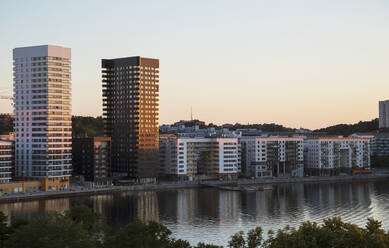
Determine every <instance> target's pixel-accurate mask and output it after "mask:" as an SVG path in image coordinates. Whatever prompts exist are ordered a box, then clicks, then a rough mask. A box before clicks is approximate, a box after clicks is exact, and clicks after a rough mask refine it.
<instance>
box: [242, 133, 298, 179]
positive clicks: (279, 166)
mask: <svg viewBox="0 0 389 248" xmlns="http://www.w3.org/2000/svg"><path fill="white" fill-rule="evenodd" d="M239 141H240V143H241V147H242V172H243V175H245V176H250V177H256V178H259V177H273V176H274V177H279V176H288V177H301V176H303V175H304V150H303V138H301V137H255V136H247V137H241V138H240V139H239Z"/></svg>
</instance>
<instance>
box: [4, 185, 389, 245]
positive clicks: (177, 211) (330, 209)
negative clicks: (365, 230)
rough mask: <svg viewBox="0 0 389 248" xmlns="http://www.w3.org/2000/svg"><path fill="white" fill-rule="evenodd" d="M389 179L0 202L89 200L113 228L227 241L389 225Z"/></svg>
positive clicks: (33, 209) (61, 207)
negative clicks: (254, 233) (318, 226)
mask: <svg viewBox="0 0 389 248" xmlns="http://www.w3.org/2000/svg"><path fill="white" fill-rule="evenodd" d="M388 186H389V182H375V183H326V184H325V183H320V184H301V183H299V184H290V185H277V186H275V187H274V190H272V191H258V192H247V193H243V192H234V191H219V190H216V189H180V190H171V191H147V192H127V193H115V194H109V195H100V196H91V197H76V198H65V199H56V200H40V201H30V202H19V203H12V204H0V210H1V211H3V212H4V213H5V214H7V215H8V216H10V221H12V219H13V218H14V217H15V216H19V215H22V216H26V217H34V216H38V215H40V214H42V213H44V212H47V211H50V210H57V211H65V210H67V209H69V207H70V206H72V205H76V204H85V205H88V206H89V207H92V208H93V209H94V210H95V211H97V212H100V213H103V214H104V215H105V216H107V220H108V222H109V224H110V225H111V226H112V227H113V229H114V230H117V229H118V228H120V227H122V226H124V225H126V224H127V223H128V222H130V221H131V220H133V219H134V218H138V219H140V220H143V221H150V220H154V221H159V222H161V223H163V224H165V225H167V226H168V227H169V228H170V229H171V230H172V231H173V233H174V235H175V236H176V237H179V238H184V239H188V240H189V241H191V242H192V243H197V242H198V241H204V240H205V241H207V242H213V243H215V244H222V245H225V244H226V242H227V240H228V238H229V237H230V235H232V234H233V233H235V232H237V231H239V230H244V231H247V230H249V229H251V228H253V227H255V226H262V227H263V228H264V229H265V231H267V230H269V229H278V228H282V227H284V226H285V225H288V224H289V225H292V226H296V225H298V224H299V223H300V222H301V221H306V220H311V221H317V222H320V221H321V220H322V219H323V218H328V217H332V216H340V217H342V218H343V219H344V220H345V221H350V222H353V223H356V224H359V225H364V223H365V222H366V219H367V218H368V217H374V218H376V219H379V220H381V221H382V222H383V225H384V228H386V229H388V228H389V215H388V214H387V209H389V187H388Z"/></svg>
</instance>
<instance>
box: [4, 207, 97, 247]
mask: <svg viewBox="0 0 389 248" xmlns="http://www.w3.org/2000/svg"><path fill="white" fill-rule="evenodd" d="M96 243H97V242H96V240H93V237H91V236H90V235H89V234H88V232H87V231H86V230H85V229H84V228H83V226H82V225H81V224H80V223H76V222H74V221H72V220H71V219H70V218H68V217H66V216H64V215H62V214H59V213H56V212H50V213H48V214H46V215H44V216H41V217H38V218H35V219H33V220H31V221H30V222H29V223H28V224H27V225H22V226H20V228H18V229H16V230H15V232H14V233H13V234H12V235H11V236H10V238H9V239H8V240H7V242H6V247H9V248H19V247H24V248H64V247H65V248H93V247H96Z"/></svg>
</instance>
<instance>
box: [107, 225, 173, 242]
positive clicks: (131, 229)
mask: <svg viewBox="0 0 389 248" xmlns="http://www.w3.org/2000/svg"><path fill="white" fill-rule="evenodd" d="M170 235H171V231H170V230H169V229H168V228H166V227H165V226H164V225H161V224H159V223H157V222H154V221H151V222H149V223H147V224H145V223H143V222H142V221H140V220H135V221H133V222H131V223H130V224H128V225H127V226H125V227H123V228H122V229H121V230H119V232H118V233H117V234H116V235H114V236H113V237H111V238H110V239H109V240H108V241H107V243H106V245H105V247H107V248H108V247H112V248H132V247H134V248H135V247H136V248H164V247H169V246H170V245H171V244H172V241H173V240H172V239H171V238H170Z"/></svg>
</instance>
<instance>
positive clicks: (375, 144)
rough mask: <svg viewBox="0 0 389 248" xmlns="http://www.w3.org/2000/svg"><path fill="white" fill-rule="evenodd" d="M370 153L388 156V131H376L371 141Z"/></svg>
mask: <svg viewBox="0 0 389 248" xmlns="http://www.w3.org/2000/svg"><path fill="white" fill-rule="evenodd" d="M371 155H372V156H376V157H389V133H386V132H385V133H378V134H377V135H376V136H375V137H374V138H373V139H372V143H371Z"/></svg>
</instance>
